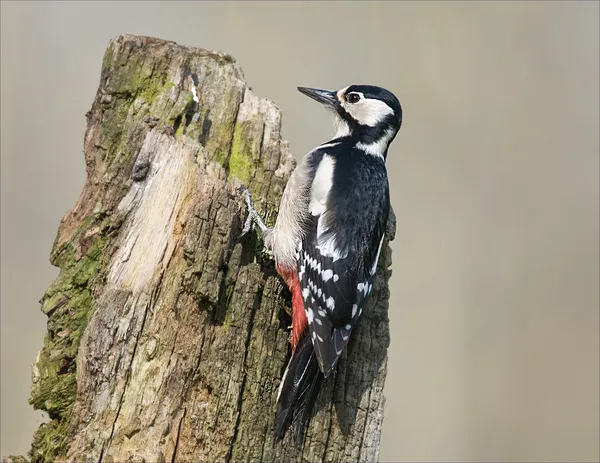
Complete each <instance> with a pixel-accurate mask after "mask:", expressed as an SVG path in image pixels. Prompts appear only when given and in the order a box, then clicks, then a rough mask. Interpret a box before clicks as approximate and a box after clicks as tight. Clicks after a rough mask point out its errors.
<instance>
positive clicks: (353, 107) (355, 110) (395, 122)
mask: <svg viewBox="0 0 600 463" xmlns="http://www.w3.org/2000/svg"><path fill="white" fill-rule="evenodd" d="M298 90H299V91H300V92H301V93H303V94H305V95H307V96H309V97H311V98H312V99H313V100H316V101H318V102H319V103H322V104H324V105H325V106H326V107H328V108H330V109H331V110H332V111H333V112H334V121H335V125H336V129H337V132H336V135H335V138H340V137H351V138H355V139H356V140H357V141H359V142H361V143H363V145H373V146H376V144H377V146H378V148H379V150H380V151H381V154H382V155H383V156H385V153H386V152H387V147H388V145H389V144H390V143H391V142H392V140H393V139H394V137H395V136H396V133H397V132H398V130H399V129H400V126H401V125H402V107H401V106H400V102H399V101H398V98H396V96H395V95H394V94H393V93H392V92H390V91H389V90H386V89H384V88H381V87H375V86H373V85H350V86H348V87H346V88H343V89H341V90H338V91H329V90H319V89H316V88H306V87H298Z"/></svg>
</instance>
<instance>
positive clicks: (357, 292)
mask: <svg viewBox="0 0 600 463" xmlns="http://www.w3.org/2000/svg"><path fill="white" fill-rule="evenodd" d="M298 91H299V92H301V93H302V94H304V95H306V96H308V97H310V98H312V99H313V100H316V101H317V102H319V103H321V104H322V105H324V106H325V107H326V108H328V109H329V110H330V111H331V112H332V113H333V120H334V127H335V134H334V136H333V138H332V139H331V140H329V141H327V142H326V143H322V144H320V145H318V146H317V147H315V148H314V149H313V150H311V151H310V152H309V153H307V154H306V155H305V156H304V157H303V158H302V159H301V160H300V161H299V162H298V164H297V165H296V167H295V169H294V171H293V172H292V174H291V176H290V178H289V180H288V183H287V184H286V187H285V189H284V192H283V195H282V197H281V201H280V206H279V212H278V215H277V219H276V221H275V225H274V226H273V227H272V228H269V227H267V226H266V225H265V223H264V221H263V220H262V218H261V217H260V214H259V213H258V212H257V210H256V208H255V207H254V203H253V201H252V197H251V195H250V192H249V191H248V190H247V189H243V191H244V193H245V199H246V205H247V211H248V217H247V219H246V222H245V224H244V227H243V229H242V235H243V234H245V233H247V232H248V230H249V229H250V228H253V227H254V225H257V226H258V228H259V230H260V234H261V235H262V239H263V243H264V246H265V248H266V249H267V250H268V252H269V254H270V255H271V256H272V257H273V259H274V260H275V266H276V269H277V272H278V273H279V275H280V276H281V277H282V278H283V280H284V281H285V283H286V284H287V286H288V288H289V289H290V292H291V295H292V331H291V340H290V344H291V357H290V359H289V362H288V364H287V367H286V369H285V372H284V374H283V376H282V379H281V382H280V385H279V391H278V395H277V412H276V416H275V437H276V439H277V440H281V439H283V438H284V436H285V434H286V432H287V430H288V429H289V428H290V426H291V425H292V423H293V426H294V443H295V445H296V447H298V448H300V447H301V446H302V442H303V439H304V434H305V430H306V428H307V426H308V423H309V421H310V417H311V413H312V409H313V408H314V405H315V403H316V400H317V397H318V393H319V390H320V388H321V385H322V383H323V381H324V380H325V379H326V378H327V377H329V376H330V375H331V373H332V371H334V369H335V367H336V366H337V364H338V361H339V359H340V356H341V354H342V352H343V351H344V348H345V346H346V345H347V343H348V341H349V339H350V336H351V334H352V331H353V330H354V329H355V327H356V325H357V323H358V321H359V319H360V317H361V315H362V312H363V309H364V307H365V300H366V299H367V297H368V296H369V294H370V292H371V289H372V285H373V279H374V276H375V273H376V269H377V263H378V260H379V256H380V253H381V248H382V245H383V242H384V238H385V231H386V225H387V221H388V217H389V214H390V207H391V206H390V194H389V181H388V174H387V169H386V158H387V154H388V148H389V146H390V144H391V143H392V141H393V140H394V138H395V137H396V134H397V133H398V131H399V130H400V127H401V125H402V106H401V105H400V102H399V100H398V98H397V97H396V96H395V95H394V94H393V93H392V92H390V91H389V90H386V89H384V88H382V87H378V86H374V85H350V86H347V87H345V88H342V89H341V90H337V91H329V90H321V89H316V88H308V87H298Z"/></svg>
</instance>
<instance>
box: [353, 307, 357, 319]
mask: <svg viewBox="0 0 600 463" xmlns="http://www.w3.org/2000/svg"><path fill="white" fill-rule="evenodd" d="M357 310H358V306H357V305H356V304H353V305H352V318H354V316H355V315H356V311H357Z"/></svg>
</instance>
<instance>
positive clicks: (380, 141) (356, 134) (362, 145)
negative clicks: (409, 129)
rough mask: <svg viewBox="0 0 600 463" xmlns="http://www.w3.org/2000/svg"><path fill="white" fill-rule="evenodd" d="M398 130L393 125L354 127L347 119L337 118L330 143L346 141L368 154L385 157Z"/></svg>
mask: <svg viewBox="0 0 600 463" xmlns="http://www.w3.org/2000/svg"><path fill="white" fill-rule="evenodd" d="M396 132H397V130H395V129H394V128H393V127H391V126H387V127H361V128H360V129H356V128H355V129H353V128H351V127H350V126H349V125H348V124H347V123H346V122H345V121H342V120H337V121H336V133H335V135H334V137H333V139H332V140H331V141H330V143H332V142H336V141H344V142H346V143H350V144H351V145H352V146H353V147H354V148H358V149H360V150H362V151H364V152H365V153H367V154H370V155H373V156H376V157H380V158H381V159H385V158H386V156H387V150H388V146H389V145H390V143H391V142H392V140H393V139H394V137H395V135H396Z"/></svg>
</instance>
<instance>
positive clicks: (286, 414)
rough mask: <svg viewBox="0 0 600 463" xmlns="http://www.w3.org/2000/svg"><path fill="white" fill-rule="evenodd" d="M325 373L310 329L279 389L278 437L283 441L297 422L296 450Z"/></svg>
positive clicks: (295, 432)
mask: <svg viewBox="0 0 600 463" xmlns="http://www.w3.org/2000/svg"><path fill="white" fill-rule="evenodd" d="M322 383H323V373H321V370H320V369H319V365H318V363H317V357H316V356H315V352H314V349H313V345H312V342H311V340H310V335H309V332H308V330H306V331H305V332H304V334H303V335H302V337H301V338H300V341H299V342H298V344H297V345H296V349H295V351H294V352H293V354H292V358H291V359H290V361H289V363H288V366H287V368H286V369H285V373H284V375H283V378H282V380H281V385H280V387H279V396H278V398H277V415H276V416H275V437H276V439H283V436H285V433H286V431H287V429H288V428H289V427H290V425H291V424H292V423H294V441H295V443H296V447H298V448H300V447H301V446H302V441H303V439H304V432H305V430H306V426H307V425H308V421H309V420H310V416H311V413H312V409H313V407H314V405H315V402H316V401H317V396H318V395H319V390H320V389H321V384H322Z"/></svg>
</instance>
